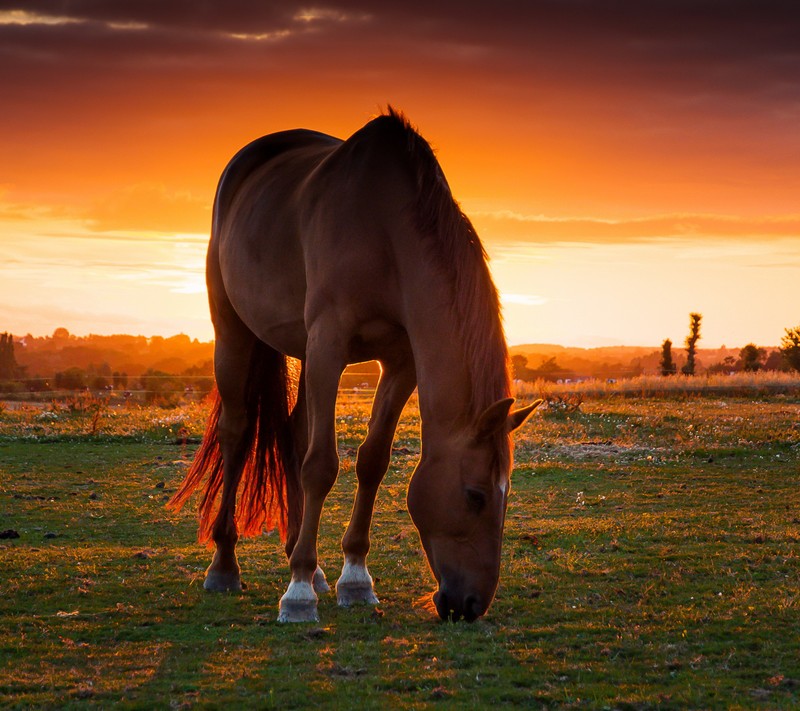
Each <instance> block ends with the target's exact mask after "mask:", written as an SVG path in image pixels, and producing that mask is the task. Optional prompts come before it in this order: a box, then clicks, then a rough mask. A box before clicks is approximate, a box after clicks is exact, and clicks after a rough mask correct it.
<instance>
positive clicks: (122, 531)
mask: <svg viewBox="0 0 800 711" xmlns="http://www.w3.org/2000/svg"><path fill="white" fill-rule="evenodd" d="M55 415H56V416H55V419H53V418H52V417H51V418H49V420H48V418H45V417H42V411H41V410H22V411H11V410H7V411H5V412H4V413H3V414H2V415H0V462H2V464H0V530H14V531H16V532H17V533H18V534H19V538H14V539H10V538H9V539H4V540H0V546H1V547H2V554H3V574H2V576H0V706H2V707H4V708H22V707H50V708H53V707H59V708H63V707H67V708H69V707H72V706H75V707H77V706H80V707H86V706H99V707H108V706H115V707H117V706H118V707H122V708H147V707H154V706H155V707H171V708H184V707H185V708H189V707H195V706H197V707H199V708H203V707H214V708H216V707H222V706H225V705H233V706H237V707H253V706H255V707H262V708H273V707H274V708H304V707H311V706H321V707H322V708H353V707H358V708H364V709H373V708H374V709H379V708H380V709H383V708H395V707H397V708H458V709H462V708H480V707H490V706H497V705H501V704H502V705H507V706H514V705H519V706H524V707H545V708H547V707H551V708H592V709H594V708H598V709H602V708H613V709H650V708H664V709H669V708H687V707H688V708H769V709H774V708H786V709H788V708H796V707H797V706H798V704H800V657H798V654H797V630H800V562H799V561H798V542H799V541H800V490H799V489H798V486H797V475H798V466H799V465H800V425H799V424H798V423H800V400H798V399H797V398H795V397H792V396H786V395H770V396H761V397H757V398H741V397H725V398H720V397H717V396H716V395H714V396H712V397H690V396H684V397H675V396H671V397H669V398H649V399H648V398H631V397H621V396H619V397H618V396H614V395H608V394H607V395H604V396H603V397H602V398H587V399H585V400H584V402H583V403H582V405H581V406H580V408H579V409H578V410H577V411H575V412H565V411H560V410H558V409H555V408H553V409H550V410H545V411H544V412H540V413H537V415H536V416H535V418H534V420H533V421H532V422H531V423H530V424H528V425H526V426H525V428H524V429H523V430H522V432H521V433H520V435H519V436H518V437H517V441H518V447H517V455H516V460H517V468H516V470H515V474H514V478H513V489H512V497H511V500H510V502H509V512H508V520H507V524H506V539H505V547H504V560H503V569H502V573H501V583H500V588H499V590H498V595H497V599H496V601H495V603H494V605H493V606H492V608H491V609H490V611H489V614H488V615H487V616H486V617H485V618H483V619H482V620H480V621H478V622H477V623H475V624H473V625H466V624H455V625H454V624H449V623H441V622H439V621H438V620H437V619H436V618H435V616H434V615H433V613H432V612H431V610H430V607H429V605H428V604H427V600H428V597H429V595H430V593H431V592H432V590H433V579H432V576H431V575H430V573H429V571H428V569H427V565H426V563H425V559H424V557H423V556H422V555H421V553H420V550H419V549H420V546H419V541H418V538H417V535H416V531H415V529H414V527H413V525H412V523H411V521H410V519H409V517H408V514H407V513H406V511H405V501H404V496H405V486H406V481H407V479H408V476H409V475H410V472H411V469H412V467H413V464H414V461H415V458H416V455H417V452H418V449H419V443H418V440H417V434H416V427H417V425H418V415H417V412H416V410H415V409H414V408H413V406H410V407H409V408H408V409H407V411H406V414H405V416H404V419H403V422H402V424H401V427H400V431H399V433H398V438H397V440H396V442H395V447H396V453H395V457H394V459H393V463H392V469H391V471H390V473H389V474H388V476H387V479H386V482H385V485H384V487H383V489H382V492H381V495H380V497H379V505H378V511H377V513H376V517H375V523H374V528H373V534H374V535H373V552H372V554H371V556H370V569H371V572H372V573H373V576H374V577H375V578H376V587H377V592H378V596H379V597H380V598H381V604H380V605H379V606H378V607H377V608H375V607H357V608H352V609H349V610H343V609H339V608H338V607H337V606H336V603H335V599H334V598H333V597H331V596H327V597H324V598H323V599H322V600H321V603H320V615H321V620H322V621H321V623H320V624H319V625H298V626H293V625H289V626H283V625H278V624H277V623H276V622H275V621H274V619H275V616H276V613H277V602H278V599H279V598H280V596H281V594H282V593H283V591H284V589H285V586H286V584H287V583H288V578H289V572H288V567H287V565H286V563H285V560H284V557H283V554H282V552H281V546H280V544H279V541H278V539H277V537H276V536H275V535H265V536H262V537H260V538H258V539H249V540H245V541H242V542H241V544H240V563H241V564H242V568H243V576H244V578H245V579H246V581H247V582H248V584H249V589H248V590H247V591H246V592H245V593H242V594H226V595H211V594H207V593H204V592H203V590H202V580H203V571H204V569H205V567H206V566H207V564H208V562H209V559H210V552H209V551H207V550H206V549H204V548H202V547H201V546H198V545H197V544H196V543H195V539H194V536H195V520H194V512H193V511H190V510H187V511H184V512H182V513H181V514H180V515H173V514H169V513H167V512H166V511H165V510H164V507H163V504H164V501H165V499H166V498H167V497H168V496H169V494H170V492H171V491H172V490H174V488H175V487H176V485H177V483H178V482H179V481H180V479H181V477H182V475H183V472H184V471H185V467H186V462H187V459H188V457H190V456H191V452H192V450H193V445H191V444H189V445H187V444H182V442H186V440H187V439H188V441H189V442H191V441H193V440H195V439H196V438H197V437H198V436H199V434H200V431H201V429H202V422H203V411H202V409H200V408H198V407H197V406H191V407H189V408H185V409H182V410H180V409H179V410H173V411H160V410H131V411H128V412H117V413H103V416H102V419H100V420H99V421H98V420H96V419H95V415H94V414H91V413H89V414H87V413H84V414H81V413H55ZM338 419H339V427H340V432H341V438H340V450H341V454H342V472H341V476H340V478H339V482H338V483H337V486H336V487H335V489H334V491H333V492H332V494H331V496H330V498H329V500H328V503H327V505H326V512H325V516H324V522H323V530H322V535H321V548H320V555H321V561H322V562H323V564H324V566H325V567H326V570H327V572H328V575H329V577H330V578H331V582H333V581H334V580H335V578H336V575H337V573H338V568H339V566H340V564H341V553H340V551H339V540H340V538H341V534H342V532H343V530H344V525H345V523H346V519H347V516H348V514H349V510H350V505H351V501H352V493H353V479H354V472H353V456H352V455H353V453H354V448H355V447H356V446H357V443H358V441H359V440H360V439H361V438H362V437H363V435H364V431H365V426H366V420H367V409H366V406H365V403H364V400H363V399H359V398H350V399H348V400H346V401H344V400H343V403H342V405H341V407H340V411H339V417H338Z"/></svg>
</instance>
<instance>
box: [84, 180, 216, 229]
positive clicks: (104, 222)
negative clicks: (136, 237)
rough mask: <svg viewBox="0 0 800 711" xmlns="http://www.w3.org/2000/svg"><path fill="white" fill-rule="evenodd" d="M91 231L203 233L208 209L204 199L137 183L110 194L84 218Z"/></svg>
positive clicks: (208, 214)
mask: <svg viewBox="0 0 800 711" xmlns="http://www.w3.org/2000/svg"><path fill="white" fill-rule="evenodd" d="M86 218H87V219H88V221H89V224H90V225H91V227H92V229H94V230H96V231H99V232H109V231H115V230H125V231H144V232H162V233H164V232H168V233H183V232H196V233H207V232H208V231H209V230H210V227H211V205H210V204H209V201H208V199H207V198H205V197H198V196H195V195H193V194H191V193H189V192H176V191H171V190H168V189H167V187H166V186H164V185H161V184H158V183H140V184H136V185H130V186H127V187H124V188H121V189H118V190H116V191H114V192H113V193H112V194H111V195H109V196H107V197H106V198H104V199H103V200H102V201H100V202H98V203H96V204H95V205H94V206H93V207H92V208H91V209H90V210H89V211H88V212H87V214H86Z"/></svg>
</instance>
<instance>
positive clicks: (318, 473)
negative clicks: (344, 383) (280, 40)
mask: <svg viewBox="0 0 800 711" xmlns="http://www.w3.org/2000/svg"><path fill="white" fill-rule="evenodd" d="M206 280H207V286H208V297H209V305H210V312H211V320H212V322H213V325H214V330H215V337H216V338H215V340H216V342H215V351H214V374H215V380H216V388H215V393H216V395H215V396H214V404H213V407H212V410H211V414H210V416H209V420H208V424H207V428H206V432H205V435H204V437H203V440H202V443H201V445H200V447H199V449H198V451H197V453H196V455H195V458H194V460H193V463H192V465H191V466H190V468H189V470H188V473H187V475H186V477H185V479H184V481H183V483H182V484H181V485H180V487H179V488H178V490H177V492H176V493H175V494H174V496H173V497H172V499H171V500H170V502H169V504H168V505H169V506H170V507H171V508H172V509H174V510H177V509H180V507H181V506H182V505H183V504H184V503H185V502H186V501H187V500H188V498H189V497H190V495H191V494H192V493H193V492H194V491H195V490H198V489H199V490H202V499H201V502H200V505H199V519H200V527H199V533H198V538H199V540H200V542H206V543H207V544H208V545H209V546H211V545H212V542H213V546H214V547H215V550H214V554H213V559H212V562H211V564H210V566H209V568H208V570H207V571H206V577H205V582H204V584H203V586H204V588H205V589H207V590H212V591H229V590H241V589H242V588H243V587H244V585H243V583H242V581H241V572H240V567H239V564H238V561H237V556H236V551H235V548H236V543H237V541H238V538H239V536H240V535H243V536H248V535H259V534H261V533H262V532H263V530H264V529H265V527H266V528H275V527H277V528H278V529H279V531H280V533H281V537H282V540H283V541H284V542H285V551H286V555H287V556H288V559H289V565H290V568H291V582H290V583H289V585H288V588H287V590H286V593H285V594H284V595H283V597H282V598H281V600H280V605H279V614H278V620H279V621H280V622H305V621H317V620H318V619H319V617H318V612H317V603H318V595H317V594H318V593H323V592H327V591H329V589H330V588H329V586H328V583H327V580H326V578H325V574H324V572H323V571H322V569H321V567H320V566H319V565H318V560H317V538H318V530H319V524H320V517H321V513H322V507H323V502H324V501H325V498H326V496H327V494H328V493H329V491H330V490H331V488H332V486H333V484H334V482H335V480H336V478H337V474H338V469H339V457H338V452H337V444H336V418H335V406H336V397H337V391H338V386H339V379H340V376H341V374H342V372H343V370H344V369H345V367H346V366H347V365H348V364H352V363H359V362H364V361H369V360H377V361H378V362H379V363H380V366H381V374H380V378H379V382H378V385H377V388H376V392H375V396H374V400H373V403H372V411H371V416H370V420H369V425H368V432H367V435H366V438H365V440H364V442H363V443H362V444H361V446H360V447H359V449H358V452H357V458H356V477H357V488H356V494H355V501H354V504H353V510H352V515H351V518H350V522H349V524H348V527H347V530H346V532H345V534H344V537H343V539H342V551H343V555H344V565H343V568H342V572H341V575H340V577H339V579H338V582H337V583H336V594H337V600H338V603H339V605H342V606H349V605H351V604H354V603H358V602H365V603H370V604H377V602H378V599H377V597H376V595H375V591H374V587H373V580H372V577H371V575H370V573H369V571H368V569H367V564H366V559H367V554H368V552H369V549H370V535H369V531H370V524H371V520H372V513H373V508H374V504H375V499H376V495H377V492H378V488H379V486H380V483H381V480H382V479H383V477H384V475H385V473H386V471H387V469H388V466H389V461H390V455H391V448H392V441H393V438H394V433H395V429H396V426H397V423H398V420H399V418H400V415H401V412H402V410H403V408H404V406H405V404H406V402H407V401H408V399H409V397H410V396H411V395H412V393H413V391H414V390H415V388H416V389H417V392H418V401H419V409H420V418H421V427H420V430H421V435H420V436H421V452H420V458H419V461H418V463H417V466H416V467H415V470H414V473H413V475H412V477H411V480H410V483H409V486H408V492H407V506H408V510H409V513H410V515H411V518H412V520H413V522H414V525H415V526H416V528H417V530H418V533H419V536H420V539H421V543H422V547H423V549H424V551H425V554H426V556H427V561H428V564H429V566H430V568H431V570H432V572H433V575H434V577H435V579H436V582H437V583H438V590H437V591H436V592H435V593H434V595H433V603H434V605H435V608H436V611H437V613H438V615H439V616H440V617H441V618H442V619H450V620H459V619H465V620H467V621H473V620H475V619H477V618H478V617H480V616H481V615H483V614H484V613H485V612H486V611H487V609H488V607H489V605H490V603H491V602H492V600H493V598H494V595H495V591H496V588H497V584H498V579H499V572H500V558H501V555H500V554H501V543H502V537H503V527H504V523H505V514H506V506H507V501H508V493H509V480H510V472H511V459H512V451H511V446H512V445H511V438H510V433H511V432H512V430H515V429H516V428H518V427H519V426H520V425H521V424H522V423H523V422H524V421H525V419H526V418H527V417H528V416H529V415H530V414H531V412H533V410H534V409H535V408H536V406H537V405H538V404H539V402H541V401H537V402H535V403H532V404H530V405H528V406H527V407H524V408H521V409H518V410H515V411H512V410H511V407H512V404H513V402H514V399H513V398H512V397H510V384H509V375H508V352H507V346H506V341H505V336H504V332H503V327H502V322H501V317H500V309H499V299H498V293H497V290H496V288H495V286H494V284H493V282H492V279H491V276H490V274H489V270H488V267H487V256H486V252H485V250H484V247H483V245H482V243H481V241H480V239H479V238H478V235H477V233H476V231H475V229H474V228H473V226H472V224H471V222H470V220H469V219H468V218H467V217H466V215H465V214H464V213H463V212H462V211H461V209H460V207H459V206H458V204H457V203H456V202H455V200H454V199H453V196H452V194H451V191H450V187H449V186H448V183H447V181H446V179H445V177H444V174H443V172H442V169H441V167H440V165H439V163H438V161H437V159H436V157H435V155H434V153H433V150H432V149H431V147H430V145H429V144H428V143H427V142H426V141H425V139H423V138H422V136H421V135H420V134H419V133H418V132H417V130H416V129H415V128H414V127H413V126H412V125H411V123H410V122H409V121H408V120H407V118H406V117H405V116H404V115H403V114H402V113H401V112H399V111H396V110H395V109H393V108H392V107H389V109H388V111H387V112H386V113H383V114H382V115H380V116H378V117H376V118H374V119H372V120H371V121H369V122H368V123H367V124H366V125H365V126H364V127H362V128H361V129H360V130H358V131H357V132H356V133H354V134H353V135H352V136H351V137H350V138H349V139H347V140H341V139H338V138H334V137H332V136H329V135H326V134H323V133H318V132H316V131H309V130H305V129H297V130H289V131H283V132H280V133H274V134H269V135H266V136H263V137H262V138H259V139H257V140H255V141H253V142H252V143H250V144H248V145H247V146H245V147H244V148H242V149H241V150H240V151H239V152H238V153H237V154H236V155H235V156H234V157H233V159H232V160H231V161H230V163H229V164H228V165H227V167H226V168H225V170H224V171H223V173H222V176H221V178H220V180H219V184H218V187H217V191H216V196H215V200H214V210H213V218H212V231H211V239H210V243H209V248H208V256H207V265H206ZM298 362H299V374H298V375H297V377H296V380H297V386H296V392H295V388H294V386H293V384H292V373H291V372H290V371H291V368H290V365H291V364H297V363H298ZM240 487H241V493H240V494H239V495H238V510H237V490H238V489H239V488H240Z"/></svg>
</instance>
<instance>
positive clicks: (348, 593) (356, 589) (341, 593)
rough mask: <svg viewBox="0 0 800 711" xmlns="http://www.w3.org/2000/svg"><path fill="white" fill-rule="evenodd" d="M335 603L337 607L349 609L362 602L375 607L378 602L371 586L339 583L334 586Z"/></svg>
mask: <svg viewBox="0 0 800 711" xmlns="http://www.w3.org/2000/svg"><path fill="white" fill-rule="evenodd" d="M336 601H337V602H338V603H339V607H350V605H355V604H357V603H362V602H363V603H366V604H367V605H377V604H378V603H379V602H380V600H378V597H377V595H375V591H374V590H373V589H372V585H365V584H363V583H341V582H340V583H337V584H336Z"/></svg>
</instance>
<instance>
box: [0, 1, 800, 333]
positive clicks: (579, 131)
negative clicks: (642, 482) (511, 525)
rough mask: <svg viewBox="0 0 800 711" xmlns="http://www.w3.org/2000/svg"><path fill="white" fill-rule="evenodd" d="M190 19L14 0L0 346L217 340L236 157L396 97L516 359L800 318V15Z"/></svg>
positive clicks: (315, 8) (712, 7)
mask: <svg viewBox="0 0 800 711" xmlns="http://www.w3.org/2000/svg"><path fill="white" fill-rule="evenodd" d="M245 5H246V4H245ZM432 5H435V7H432ZM179 7H181V6H180V5H178V4H173V3H163V4H161V3H153V4H141V3H134V2H124V1H123V2H108V3H83V2H76V3H70V4H63V3H54V2H48V1H47V0H34V1H33V2H26V3H25V4H24V7H23V4H22V3H13V2H11V3H0V90H1V91H2V96H3V100H2V102H3V111H2V112H0V165H2V167H3V171H2V174H0V314H2V317H3V318H2V321H1V322H0V331H10V332H13V333H14V334H15V335H18V336H20V335H24V334H26V333H33V334H35V335H42V334H47V333H51V332H52V331H53V330H54V329H55V328H57V327H59V326H64V327H67V328H68V329H69V330H70V331H71V332H74V333H121V332H133V333H142V334H145V335H154V334H161V335H171V334H174V333H179V332H183V333H187V334H189V335H190V336H192V337H197V338H200V339H204V340H205V339H209V338H211V337H212V336H213V332H212V329H211V324H210V321H209V318H208V309H207V303H206V295H205V287H204V276H203V270H204V261H205V247H206V243H207V239H208V230H209V226H210V220H211V205H212V200H213V195H214V189H215V187H216V181H217V179H218V177H219V174H220V172H221V171H222V169H223V168H224V166H225V164H226V162H227V160H228V159H229V158H230V157H231V156H232V155H233V154H234V153H235V152H236V151H237V150H238V149H239V148H240V147H241V146H242V145H244V144H245V143H247V142H248V141H250V140H252V139H253V138H256V137H258V136H260V135H263V134H265V133H269V132H272V131H278V130H283V129H287V128H295V127H305V128H313V129H316V130H320V131H324V132H327V133H331V134H334V135H337V136H340V137H343V138H344V137H347V136H349V135H350V134H351V133H352V132H354V131H355V130H357V129H358V128H359V127H360V126H362V125H363V124H364V123H365V122H366V121H367V120H369V119H370V118H371V117H372V116H374V115H375V114H377V113H379V112H380V111H381V110H382V109H384V108H385V107H386V105H387V104H389V103H391V104H392V105H394V106H396V107H398V108H400V109H402V110H403V111H404V112H405V113H406V114H407V115H408V116H409V118H410V119H411V120H412V121H413V122H414V124H415V125H416V126H417V127H418V128H419V130H420V132H421V133H422V135H423V136H425V137H426V138H427V139H428V140H429V141H430V143H431V144H432V145H433V146H434V147H435V148H436V149H437V155H438V157H439V160H440V162H441V164H442V166H443V168H444V171H445V173H446V175H447V177H448V181H449V182H450V185H451V187H452V190H453V193H454V195H455V197H456V199H457V200H459V202H460V204H461V206H462V208H463V209H464V211H465V212H466V213H467V214H468V215H469V216H470V217H471V218H472V220H473V222H474V224H475V226H476V227H477V229H478V232H479V234H480V235H481V237H482V239H483V240H484V242H485V244H486V247H487V251H488V252H489V254H490V256H491V258H492V261H491V268H492V271H493V274H494V276H495V280H496V282H497V286H498V288H499V290H500V292H501V295H502V301H503V305H504V313H505V322H506V329H507V334H508V338H509V341H510V342H511V343H532V342H539V343H541V342H551V343H560V344H563V345H581V346H594V345H610V344H629V345H652V346H657V345H658V344H659V343H660V342H661V341H662V340H663V339H664V338H667V337H669V338H672V339H673V340H674V341H676V342H677V343H680V342H681V341H682V340H683V337H684V336H685V332H686V328H687V324H688V314H689V313H690V312H700V313H702V314H703V341H702V345H704V346H707V347H712V346H719V345H721V344H727V345H729V346H739V345H744V344H746V343H749V342H755V343H758V344H760V345H777V344H778V343H779V341H780V338H781V336H782V334H783V329H784V328H787V327H792V326H796V325H798V323H800V311H799V310H798V304H800V205H799V204H798V196H800V131H798V125H800V124H799V122H800V44H798V42H797V36H800V11H798V10H797V9H796V5H794V4H791V3H780V2H765V3H763V4H762V3H758V4H756V3H747V2H742V1H736V0H734V1H733V2H730V3H726V4H725V5H724V14H725V17H724V21H722V20H723V18H720V17H719V16H718V14H717V13H718V12H723V10H722V9H721V6H720V5H719V4H718V3H713V2H705V1H701V2H698V3H694V4H686V3H678V2H672V1H669V0H659V1H658V2H653V3H636V2H631V3H622V4H620V3H606V2H596V3H589V2H577V3H561V2H556V1H555V0H549V1H547V2H542V1H534V2H530V3H516V2H512V3H484V4H468V5H464V4H463V3H454V2H452V3H451V2H444V3H436V4H431V3H422V2H419V3H417V2H413V1H412V2H405V3H390V2H385V3H367V2H349V1H346V2H315V3H313V4H312V5H307V4H302V3H294V2H282V3H271V2H266V3H253V4H252V7H250V8H248V9H241V8H240V7H239V6H238V5H237V6H236V7H231V6H230V5H229V4H225V3H220V4H219V5H218V6H217V5H216V4H210V5H209V4H204V5H203V10H202V12H200V11H198V12H193V13H191V15H189V14H185V13H183V12H181V11H180V10H179V9H178V8H179Z"/></svg>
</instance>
